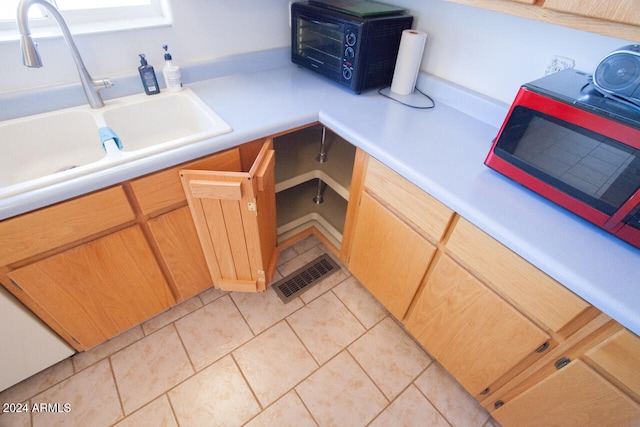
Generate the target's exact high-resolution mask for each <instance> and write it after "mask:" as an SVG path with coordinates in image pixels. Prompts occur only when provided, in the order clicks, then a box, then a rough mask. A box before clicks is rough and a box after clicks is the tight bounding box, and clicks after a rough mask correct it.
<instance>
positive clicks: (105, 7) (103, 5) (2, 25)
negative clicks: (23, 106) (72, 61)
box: [0, 0, 171, 41]
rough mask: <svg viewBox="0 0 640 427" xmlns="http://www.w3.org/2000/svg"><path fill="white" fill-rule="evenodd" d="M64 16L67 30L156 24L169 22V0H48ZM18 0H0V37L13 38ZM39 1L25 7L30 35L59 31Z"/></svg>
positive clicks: (103, 29)
mask: <svg viewBox="0 0 640 427" xmlns="http://www.w3.org/2000/svg"><path fill="white" fill-rule="evenodd" d="M48 1H49V2H50V3H52V4H54V5H55V6H56V7H57V8H58V10H60V12H61V13H62V15H63V16H64V19H65V21H66V22H67V24H68V25H69V27H70V29H71V32H72V33H74V34H78V33H95V32H106V31H116V30H122V29H132V28H142V27H157V26H163V25H169V24H170V23H171V13H170V10H169V0H48ZM19 2H20V0H0V41H3V40H17V39H18V25H17V23H16V14H17V9H18V3H19ZM47 13H48V12H47V10H46V9H45V8H43V7H41V6H39V5H33V6H31V8H30V9H29V25H30V28H31V32H32V34H33V35H34V37H47V36H51V35H55V34H59V31H58V25H57V23H56V22H55V21H54V20H53V19H50V18H48V17H47Z"/></svg>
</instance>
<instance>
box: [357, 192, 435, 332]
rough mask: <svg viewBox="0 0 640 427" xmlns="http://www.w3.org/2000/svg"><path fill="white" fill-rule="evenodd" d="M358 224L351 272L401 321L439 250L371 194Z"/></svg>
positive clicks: (362, 204) (362, 203)
mask: <svg viewBox="0 0 640 427" xmlns="http://www.w3.org/2000/svg"><path fill="white" fill-rule="evenodd" d="M356 221H357V222H356V226H355V230H354V233H353V242H352V245H351V257H350V259H349V270H350V271H351V273H352V274H353V275H354V276H355V277H356V278H358V280H359V281H360V282H362V284H363V285H364V286H365V287H366V288H367V289H369V291H370V292H371V293H372V294H373V295H374V296H375V297H376V298H377V299H378V300H379V301H380V302H381V303H382V304H383V305H384V306H385V307H386V308H387V309H388V310H389V311H390V312H391V313H392V314H393V315H394V316H395V317H396V318H397V319H400V320H401V319H403V318H404V315H405V313H406V312H407V308H409V304H410V303H411V300H412V299H413V296H414V295H415V293H416V290H417V289H418V286H419V285H420V282H421V281H422V278H423V277H424V274H425V272H426V271H427V267H428V266H429V262H430V261H431V258H432V257H433V254H434V253H435V247H434V246H433V245H432V244H431V243H429V242H428V241H427V240H426V239H424V238H423V237H422V236H421V235H420V234H419V233H417V232H416V231H415V230H414V229H413V228H411V227H410V226H409V225H408V224H406V223H405V222H403V221H402V220H401V219H400V218H398V217H397V216H395V215H394V214H393V213H392V212H391V211H389V210H388V209H387V208H385V207H384V206H382V205H381V204H380V203H378V201H376V200H375V199H373V197H372V196H371V195H369V193H367V192H364V193H363V194H362V199H361V201H360V209H359V211H358V218H357V220H356Z"/></svg>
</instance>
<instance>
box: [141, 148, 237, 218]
mask: <svg viewBox="0 0 640 427" xmlns="http://www.w3.org/2000/svg"><path fill="white" fill-rule="evenodd" d="M181 169H193V170H214V171H230V172H240V170H241V165H240V150H239V149H238V148H234V149H231V150H227V151H223V152H221V153H218V154H214V155H212V156H208V157H205V158H202V159H198V160H195V161H193V162H189V163H185V164H181V165H179V166H176V167H173V168H169V169H165V170H163V171H160V172H156V173H153V174H151V175H147V176H144V177H142V178H139V179H136V180H134V181H132V182H131V187H132V188H133V192H134V194H135V197H136V199H137V201H138V204H139V205H140V209H141V210H142V213H143V214H145V215H151V214H152V213H154V212H157V211H160V210H162V209H166V208H168V207H171V206H173V205H176V204H179V203H181V202H184V203H186V200H187V198H186V196H185V194H184V190H183V189H182V182H181V181H180V175H179V173H178V171H179V170H181Z"/></svg>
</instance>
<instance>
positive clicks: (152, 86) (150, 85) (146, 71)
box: [138, 53, 160, 95]
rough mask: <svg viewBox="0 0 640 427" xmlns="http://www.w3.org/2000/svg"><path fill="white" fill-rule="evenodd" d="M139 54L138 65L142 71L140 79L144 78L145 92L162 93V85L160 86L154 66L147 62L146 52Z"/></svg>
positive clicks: (150, 93) (148, 93) (149, 93)
mask: <svg viewBox="0 0 640 427" xmlns="http://www.w3.org/2000/svg"><path fill="white" fill-rule="evenodd" d="M138 56H140V66H139V67H138V72H139V73H140V79H141V80H142V85H143V86H144V91H145V93H146V94H147V95H155V94H156V93H160V86H158V79H157V78H156V72H155V71H154V70H153V67H152V66H151V65H149V64H148V63H147V60H146V59H145V57H144V53H141V54H139V55H138Z"/></svg>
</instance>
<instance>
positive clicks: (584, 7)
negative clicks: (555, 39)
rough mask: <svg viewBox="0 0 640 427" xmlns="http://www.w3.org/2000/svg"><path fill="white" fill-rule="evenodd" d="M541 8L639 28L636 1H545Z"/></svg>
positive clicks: (638, 12) (639, 15)
mask: <svg viewBox="0 0 640 427" xmlns="http://www.w3.org/2000/svg"><path fill="white" fill-rule="evenodd" d="M542 7H544V8H547V9H551V10H557V11H559V12H565V13H571V14H574V15H581V16H586V17H589V18H597V19H604V20H606V21H613V22H621V23H624V24H629V25H635V26H640V3H639V2H638V1H637V0H617V1H602V0H545V1H544V3H543V4H542Z"/></svg>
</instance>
